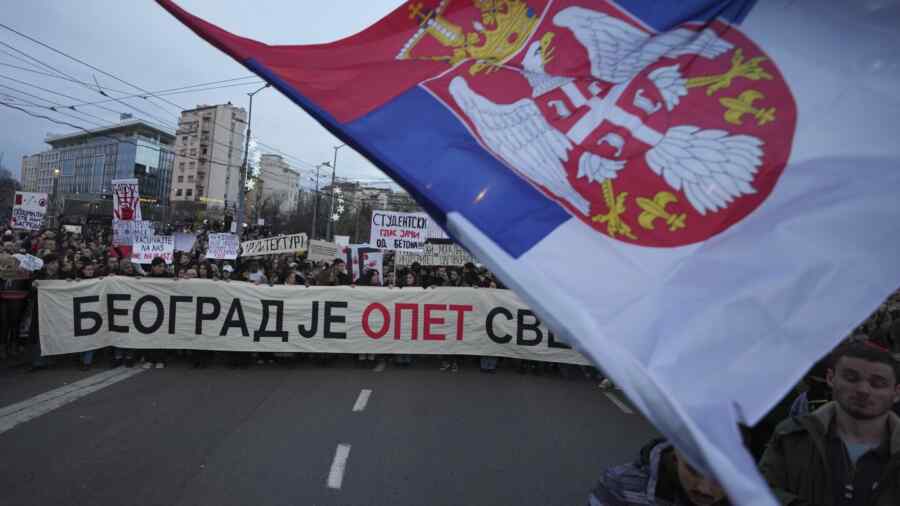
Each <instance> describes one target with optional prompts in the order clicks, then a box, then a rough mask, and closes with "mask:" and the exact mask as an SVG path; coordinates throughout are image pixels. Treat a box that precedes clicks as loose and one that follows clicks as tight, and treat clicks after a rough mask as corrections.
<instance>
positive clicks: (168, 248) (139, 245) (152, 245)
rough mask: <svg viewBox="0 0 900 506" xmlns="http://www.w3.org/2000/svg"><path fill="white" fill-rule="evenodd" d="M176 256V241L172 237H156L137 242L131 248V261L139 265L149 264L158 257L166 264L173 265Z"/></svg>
mask: <svg viewBox="0 0 900 506" xmlns="http://www.w3.org/2000/svg"><path fill="white" fill-rule="evenodd" d="M174 256H175V241H174V239H173V237H172V236H171V235H155V236H153V237H152V238H151V239H150V240H149V241H146V242H136V243H134V244H133V245H132V247H131V261H132V262H134V263H138V264H149V263H152V262H153V259H154V258H156V257H161V258H162V259H163V260H165V262H166V264H168V265H172V260H173V257H174Z"/></svg>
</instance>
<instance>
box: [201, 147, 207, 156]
mask: <svg viewBox="0 0 900 506" xmlns="http://www.w3.org/2000/svg"><path fill="white" fill-rule="evenodd" d="M207 151H208V150H207V149H206V148H203V151H201V153H202V154H203V156H206V153H207Z"/></svg>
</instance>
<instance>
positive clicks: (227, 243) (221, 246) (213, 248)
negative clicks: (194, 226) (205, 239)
mask: <svg viewBox="0 0 900 506" xmlns="http://www.w3.org/2000/svg"><path fill="white" fill-rule="evenodd" d="M239 246H240V243H239V242H238V237H237V236H236V235H234V234H209V247H208V248H207V250H206V258H208V259H210V260H234V259H236V258H237V256H238V247H239Z"/></svg>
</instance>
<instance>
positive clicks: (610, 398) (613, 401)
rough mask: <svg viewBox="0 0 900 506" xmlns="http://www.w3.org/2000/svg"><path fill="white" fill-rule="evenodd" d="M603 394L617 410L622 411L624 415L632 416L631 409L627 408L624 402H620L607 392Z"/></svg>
mask: <svg viewBox="0 0 900 506" xmlns="http://www.w3.org/2000/svg"><path fill="white" fill-rule="evenodd" d="M605 394H606V396H607V397H609V400H611V401H612V403H613V404H615V405H616V406H618V408H619V409H621V410H622V412H623V413H625V414H626V415H633V414H634V411H632V409H631V408H629V407H628V406H627V405H626V404H625V403H624V402H622V401H620V400H619V398H618V397H616V396H615V395H613V394H611V393H609V392H605Z"/></svg>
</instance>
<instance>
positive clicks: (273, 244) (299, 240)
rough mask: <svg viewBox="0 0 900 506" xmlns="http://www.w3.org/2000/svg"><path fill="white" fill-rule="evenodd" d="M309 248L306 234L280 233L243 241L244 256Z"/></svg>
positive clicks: (275, 253) (276, 253)
mask: <svg viewBox="0 0 900 506" xmlns="http://www.w3.org/2000/svg"><path fill="white" fill-rule="evenodd" d="M306 248H307V240H306V234H293V235H280V236H278V237H269V238H267V239H257V240H255V241H244V242H242V243H241V256H242V257H255V256H261V255H279V254H282V253H296V252H298V251H304V250H306Z"/></svg>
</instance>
